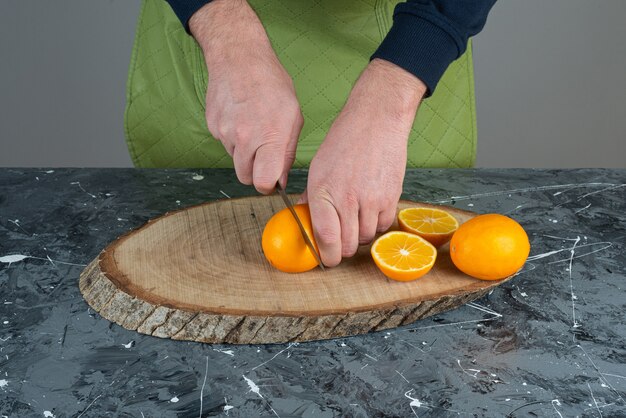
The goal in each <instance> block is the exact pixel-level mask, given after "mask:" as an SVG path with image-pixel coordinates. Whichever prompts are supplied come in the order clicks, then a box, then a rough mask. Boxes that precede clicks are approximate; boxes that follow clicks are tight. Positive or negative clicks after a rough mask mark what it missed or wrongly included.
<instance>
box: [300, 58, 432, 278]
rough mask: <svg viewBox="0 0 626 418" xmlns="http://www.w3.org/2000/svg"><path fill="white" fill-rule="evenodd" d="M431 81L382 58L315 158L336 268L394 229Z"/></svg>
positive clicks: (315, 212)
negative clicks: (413, 135)
mask: <svg viewBox="0 0 626 418" xmlns="http://www.w3.org/2000/svg"><path fill="white" fill-rule="evenodd" d="M425 92H426V86H425V85H424V84H423V83H422V82H421V81H420V80H419V79H418V78H417V77H415V76H414V75H412V74H410V73H408V72H407V71H405V70H403V69H402V68H400V67H398V66H396V65H395V64H392V63H390V62H387V61H383V60H379V59H375V60H373V61H372V62H370V64H369V65H368V66H367V68H366V69H365V70H364V71H363V73H362V74H361V76H360V77H359V79H358V81H357V82H356V84H355V86H354V88H353V89H352V92H351V94H350V97H349V99H348V101H347V103H346V105H345V106H344V108H343V110H342V111H341V113H340V114H339V116H338V117H337V119H336V120H335V122H334V123H333V125H332V127H331V128H330V130H329V132H328V134H327V136H326V139H325V140H324V142H323V143H322V145H321V146H320V148H319V150H318V151H317V154H316V155H315V157H314V158H313V160H312V161H311V165H310V170H309V177H308V184H307V190H306V192H305V194H304V195H303V196H302V198H301V201H303V202H306V201H308V203H309V208H310V210H311V218H312V223H313V229H314V235H315V240H316V241H317V245H318V247H319V250H320V255H321V258H322V261H323V262H324V264H325V265H327V266H329V267H332V266H336V265H337V264H339V263H340V262H341V259H342V257H351V256H353V255H354V254H355V253H356V251H357V248H358V246H359V244H366V243H369V242H371V240H372V239H373V238H374V236H375V234H376V232H380V231H384V230H386V229H388V228H389V227H390V226H391V224H392V223H393V220H394V218H395V214H396V207H397V204H398V200H399V199H400V195H401V193H402V183H403V180H404V173H405V168H406V158H407V140H408V137H409V133H410V130H411V126H412V124H413V120H414V118H415V113H416V111H417V108H418V106H419V103H420V101H421V99H422V97H423V96H424V94H425Z"/></svg>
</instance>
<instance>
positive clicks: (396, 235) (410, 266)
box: [371, 231, 437, 282]
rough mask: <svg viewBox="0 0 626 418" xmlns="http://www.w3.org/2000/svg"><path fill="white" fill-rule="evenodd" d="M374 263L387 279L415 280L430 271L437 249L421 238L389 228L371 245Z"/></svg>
mask: <svg viewBox="0 0 626 418" xmlns="http://www.w3.org/2000/svg"><path fill="white" fill-rule="evenodd" d="M371 253H372V258H373V259H374V262H375V263H376V265H377V266H378V268H379V269H380V271H382V272H383V274H384V275H385V276H387V277H389V278H390V279H393V280H398V281H401V282H408V281H410V280H415V279H418V278H420V277H422V276H423V275H425V274H426V273H428V272H429V271H430V269H431V268H433V265H434V264H435V260H436V259H437V249H436V248H435V247H434V246H433V245H432V244H431V243H429V242H428V241H426V240H425V239H424V238H422V237H420V236H418V235H415V234H411V233H408V232H404V231H391V232H387V233H386V234H384V235H382V236H380V237H379V238H378V239H377V240H376V241H374V244H372V249H371Z"/></svg>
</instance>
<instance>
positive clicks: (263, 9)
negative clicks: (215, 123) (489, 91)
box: [125, 0, 476, 168]
mask: <svg viewBox="0 0 626 418" xmlns="http://www.w3.org/2000/svg"><path fill="white" fill-rule="evenodd" d="M249 2H250V4H251V6H252V7H253V8H254V10H255V11H256V12H257V14H258V15H259V17H260V19H261V21H262V22H263V24H264V26H265V28H266V30H267V33H268V35H269V38H270V40H271V42H272V45H273V47H274V49H275V50H276V53H277V54H278V57H279V59H280V61H281V63H282V64H283V65H284V66H285V68H286V69H287V71H288V72H289V74H290V75H291V77H292V78H293V80H294V83H295V87H296V92H297V95H298V99H299V101H300V104H301V106H302V111H303V114H304V119H305V123H304V127H303V129H302V133H301V135H300V139H299V143H298V150H297V155H296V161H295V164H294V165H295V166H296V167H306V166H308V164H309V163H310V161H311V159H312V158H313V156H314V155H315V152H316V150H317V148H318V146H319V145H320V144H321V142H322V141H323V139H324V137H325V135H326V133H327V132H328V129H329V128H330V125H331V123H332V122H333V120H334V119H335V117H336V116H337V114H338V113H339V111H340V110H341V108H342V106H343V104H344V103H345V101H346V98H347V97H348V95H349V93H350V90H351V87H352V85H353V84H354V82H355V81H356V79H357V78H358V76H359V74H360V72H361V71H362V70H363V68H364V67H365V66H366V65H367V63H368V62H369V57H370V56H371V54H372V53H373V52H374V51H375V50H376V48H377V46H378V45H379V44H380V42H381V41H382V39H383V38H384V36H385V35H386V33H387V31H388V30H389V28H390V27H391V24H392V13H393V9H394V6H395V5H396V4H397V3H398V2H399V1H398V0H353V1H349V0H345V1H343V0H342V1H337V0H317V1H312V0H249ZM207 79H208V75H207V70H206V66H205V63H204V58H203V56H202V51H201V50H200V48H199V47H198V45H197V43H196V42H195V40H194V39H193V38H192V37H191V36H189V35H188V34H187V33H186V32H185V31H184V29H183V27H182V25H181V24H180V22H179V21H178V19H177V18H176V16H175V14H174V13H173V11H172V10H171V9H170V7H169V5H168V4H167V3H166V2H165V1H164V0H143V3H142V8H141V12H140V16H139V22H138V25H137V33H136V36H135V44H134V47H133V53H132V58H131V64H130V72H129V77H128V84H127V97H126V99H127V101H126V112H125V133H126V141H127V144H128V149H129V152H130V155H131V157H132V160H133V162H134V164H135V165H136V166H137V167H182V168H200V167H232V160H231V158H230V156H228V154H227V153H226V151H225V150H224V148H223V146H222V144H221V143H220V142H218V141H216V140H215V139H214V138H212V137H211V135H210V134H209V132H208V130H207V127H206V121H205V117H204V110H205V93H206V86H207ZM475 155H476V124H475V109H474V78H473V65H472V55H471V44H470V45H468V50H467V52H466V53H465V54H464V55H463V56H461V57H460V58H459V59H457V60H456V61H455V62H453V63H452V64H451V65H450V67H449V68H448V70H447V71H446V73H445V74H444V76H443V78H442V79H441V81H440V82H439V84H438V86H437V89H436V91H435V93H434V94H433V95H432V96H431V97H430V98H428V99H426V100H425V101H424V102H423V103H422V104H421V106H420V109H419V111H418V116H417V118H416V120H415V123H414V125H413V128H412V130H411V135H410V138H409V146H408V162H407V165H408V166H409V167H470V166H472V165H473V164H474V160H475Z"/></svg>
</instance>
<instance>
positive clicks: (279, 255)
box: [261, 204, 530, 281]
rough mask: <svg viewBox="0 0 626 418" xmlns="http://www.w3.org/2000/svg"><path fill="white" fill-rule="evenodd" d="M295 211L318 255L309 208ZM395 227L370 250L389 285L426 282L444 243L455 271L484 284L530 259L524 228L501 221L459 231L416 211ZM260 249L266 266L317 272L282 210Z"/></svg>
mask: <svg viewBox="0 0 626 418" xmlns="http://www.w3.org/2000/svg"><path fill="white" fill-rule="evenodd" d="M294 209H295V211H296V213H297V214H298V217H299V218H300V221H301V222H302V225H303V227H304V229H305V231H306V233H307V235H308V236H309V238H310V239H311V241H312V243H313V245H314V246H315V249H316V250H317V249H318V248H317V244H316V243H315V239H314V237H313V227H312V225H311V215H310V213H309V207H308V205H307V204H301V205H295V206H294ZM398 226H399V227H400V231H390V232H387V233H385V234H383V235H381V236H380V237H378V238H377V239H376V240H375V241H374V243H373V244H372V247H371V250H370V252H371V254H372V258H373V259H374V263H375V264H376V266H377V267H378V268H379V269H380V271H381V272H382V273H383V274H385V276H387V277H389V278H390V279H393V280H398V281H410V280H415V279H418V278H420V277H422V276H424V275H425V274H426V273H428V272H429V271H430V270H431V269H432V268H433V266H434V265H435V261H436V260H437V249H438V248H439V247H441V246H442V245H444V244H446V243H447V242H450V257H451V259H452V262H453V263H454V265H455V266H456V267H457V268H458V269H459V270H461V271H462V272H463V273H465V274H467V275H469V276H472V277H475V278H477V279H482V280H500V279H503V278H505V277H508V276H510V275H512V274H514V273H515V272H517V271H518V270H519V269H520V268H521V267H522V266H523V265H524V263H525V262H526V259H527V258H528V254H529V253H530V243H529V241H528V235H526V232H525V231H524V228H522V226H521V225H520V224H519V223H517V222H516V221H514V220H513V219H511V218H509V217H507V216H504V215H499V214H486V215H478V216H476V217H474V218H472V219H470V220H468V221H467V222H465V223H464V224H462V225H460V226H459V222H458V221H457V219H456V218H455V217H454V216H452V215H451V214H450V213H449V212H447V211H445V210H443V209H439V208H434V207H414V208H406V209H402V210H401V211H400V212H399V213H398ZM261 245H262V247H263V253H264V254H265V257H266V258H267V260H268V261H269V262H270V264H271V265H272V266H274V267H275V268H277V269H278V270H281V271H284V272H288V273H302V272H305V271H308V270H311V269H313V268H315V267H316V266H317V261H316V259H315V255H314V254H313V253H312V252H311V250H310V249H309V248H308V247H307V245H306V243H305V241H304V239H303V238H302V235H301V234H300V229H299V228H298V225H297V223H296V221H295V220H294V218H293V216H292V214H291V213H290V212H289V210H288V209H286V208H285V209H283V210H281V211H279V212H278V213H276V214H275V215H274V216H273V217H272V218H271V219H270V220H269V221H268V222H267V224H266V225H265V229H264V231H263V237H262V240H261Z"/></svg>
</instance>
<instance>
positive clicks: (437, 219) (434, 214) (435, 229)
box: [398, 208, 459, 248]
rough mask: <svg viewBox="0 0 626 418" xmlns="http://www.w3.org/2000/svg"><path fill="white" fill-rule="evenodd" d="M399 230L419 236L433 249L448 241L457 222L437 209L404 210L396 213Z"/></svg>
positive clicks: (443, 211)
mask: <svg viewBox="0 0 626 418" xmlns="http://www.w3.org/2000/svg"><path fill="white" fill-rule="evenodd" d="M398 223H399V224H400V229H402V230H403V231H406V232H410V233H412V234H416V235H419V236H420V237H422V238H424V239H425V240H426V241H428V242H430V243H431V244H433V245H434V246H435V247H437V248H438V247H441V246H442V245H443V244H445V243H446V242H448V241H450V238H452V234H454V231H456V230H457V229H458V228H459V221H457V220H456V218H455V217H454V216H452V215H450V214H449V213H448V212H446V211H445V210H442V209H437V208H406V209H402V210H401V211H400V213H398Z"/></svg>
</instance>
